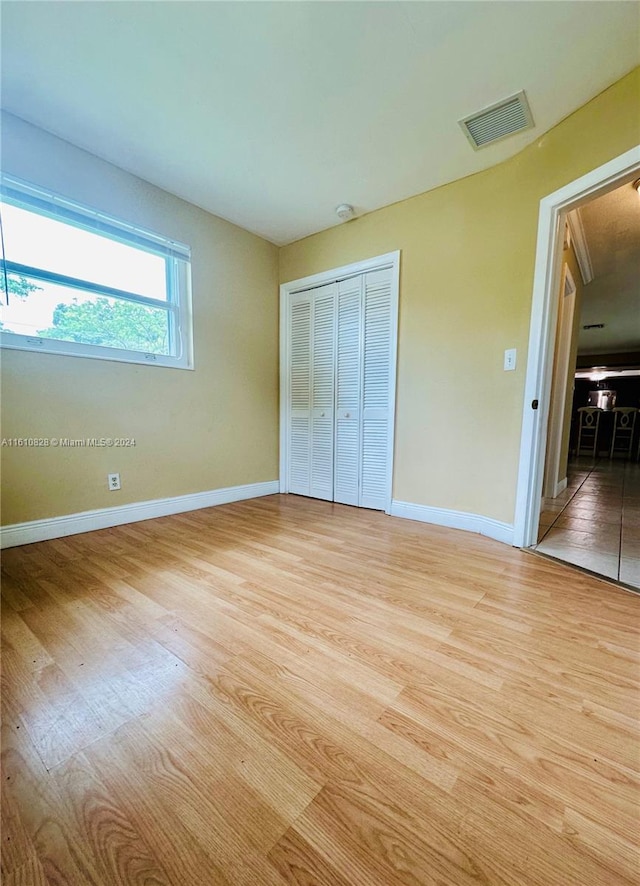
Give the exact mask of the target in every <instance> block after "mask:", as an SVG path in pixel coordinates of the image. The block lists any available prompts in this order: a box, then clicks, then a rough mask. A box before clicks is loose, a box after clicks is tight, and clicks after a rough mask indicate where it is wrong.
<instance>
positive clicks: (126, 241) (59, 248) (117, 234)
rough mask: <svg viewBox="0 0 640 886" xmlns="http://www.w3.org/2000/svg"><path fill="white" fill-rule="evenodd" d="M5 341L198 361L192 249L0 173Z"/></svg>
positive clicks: (86, 353)
mask: <svg viewBox="0 0 640 886" xmlns="http://www.w3.org/2000/svg"><path fill="white" fill-rule="evenodd" d="M0 210H1V212H2V238H3V252H2V257H3V269H2V271H1V274H0V291H1V292H2V293H3V297H2V310H1V314H2V317H1V323H0V332H1V335H0V340H1V343H2V347H5V348H18V349H21V350H34V351H45V352H47V353H54V354H67V355H72V356H81V357H97V358H101V359H103V360H121V361H125V362H131V363H147V364H151V365H156V366H175V367H179V368H183V369H188V368H191V367H192V366H193V361H192V345H191V338H192V336H191V310H190V280H191V265H190V257H191V254H190V250H189V247H188V246H185V245H184V244H182V243H177V242H176V241H173V240H168V239H166V238H165V237H161V236H159V235H157V234H154V233H152V232H151V231H145V230H142V229H141V228H137V227H135V226H134V225H130V224H127V223H126V222H123V221H119V220H118V219H115V218H111V217H109V216H107V215H104V214H103V213H101V212H98V211H95V210H93V209H90V208H88V207H86V206H81V205H79V204H77V203H73V202H72V201H69V200H66V199H65V198H64V197H60V196H59V195H56V194H52V193H50V192H46V191H43V190H42V189H40V188H38V187H36V186H34V185H30V184H27V183H26V182H23V181H20V180H19V179H15V178H13V177H9V176H6V175H5V176H3V177H2V189H1V202H0Z"/></svg>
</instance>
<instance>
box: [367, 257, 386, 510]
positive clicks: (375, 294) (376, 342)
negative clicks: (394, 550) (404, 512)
mask: <svg viewBox="0 0 640 886" xmlns="http://www.w3.org/2000/svg"><path fill="white" fill-rule="evenodd" d="M391 334H392V318H391V271H390V270H388V269H386V270H382V271H370V272H368V273H366V274H364V344H363V351H364V353H363V373H362V465H361V474H360V477H361V479H360V506H361V507H363V508H375V509H376V510H382V511H383V510H385V508H387V507H388V506H389V501H388V494H389V493H388V486H387V483H388V479H387V478H388V469H389V458H390V430H391V422H392V420H393V416H392V414H391V410H392V391H391V357H392V348H391V344H392V343H391Z"/></svg>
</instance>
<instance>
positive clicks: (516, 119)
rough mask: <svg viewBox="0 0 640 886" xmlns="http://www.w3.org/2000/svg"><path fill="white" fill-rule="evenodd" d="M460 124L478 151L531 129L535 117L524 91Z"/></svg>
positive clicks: (473, 115)
mask: <svg viewBox="0 0 640 886" xmlns="http://www.w3.org/2000/svg"><path fill="white" fill-rule="evenodd" d="M458 122H459V123H460V126H462V131H463V132H464V134H465V135H466V136H467V138H468V139H469V141H470V142H471V145H472V147H473V148H474V149H475V150H476V151H477V150H478V148H484V147H486V146H487V145H492V144H494V142H497V141H500V139H502V138H506V137H507V136H508V135H515V133H516V132H523V131H524V130H525V129H531V127H532V126H533V117H532V116H531V109H530V108H529V103H528V101H527V97H526V95H525V94H524V90H523V91H522V92H518V93H516V94H515V95H511V96H509V98H505V99H503V100H502V101H501V102H496V104H495V105H491V107H489V108H484V109H483V110H482V111H478V112H477V113H475V114H471V115H470V116H469V117H465V118H464V120H459V121H458Z"/></svg>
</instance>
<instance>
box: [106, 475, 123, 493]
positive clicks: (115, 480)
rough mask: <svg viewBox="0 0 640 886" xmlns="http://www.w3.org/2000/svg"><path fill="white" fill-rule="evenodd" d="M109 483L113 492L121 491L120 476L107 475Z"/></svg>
mask: <svg viewBox="0 0 640 886" xmlns="http://www.w3.org/2000/svg"><path fill="white" fill-rule="evenodd" d="M107 482H108V484H109V489H110V491H111V492H114V491H115V490H116V489H120V474H107Z"/></svg>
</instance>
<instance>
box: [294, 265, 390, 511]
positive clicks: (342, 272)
mask: <svg viewBox="0 0 640 886" xmlns="http://www.w3.org/2000/svg"><path fill="white" fill-rule="evenodd" d="M383 268H391V366H390V392H391V402H390V407H389V408H390V415H391V421H390V422H389V439H388V442H387V446H388V453H389V459H388V465H389V467H388V471H387V496H386V505H385V512H386V513H387V514H389V513H390V512H391V493H392V483H393V449H394V436H395V414H396V367H397V359H398V301H399V292H400V250H397V251H396V252H387V253H385V254H384V255H377V256H375V257H373V258H369V259H364V260H363V261H358V262H354V263H353V264H350V265H343V266H342V267H340V268H333V269H332V270H330V271H323V272H322V273H320V274H312V275H311V276H310V277H301V278H300V279H299V280H291V281H290V282H289V283H283V284H282V285H281V286H280V492H289V488H288V479H287V478H288V476H289V449H288V434H287V428H288V425H289V396H288V390H287V385H288V381H287V379H288V372H287V368H288V366H289V353H290V349H291V342H290V337H289V325H288V323H287V316H288V306H289V299H290V298H291V296H292V295H294V294H295V293H296V292H300V291H301V290H304V289H312V288H314V287H316V286H324V285H325V284H326V283H332V282H337V281H339V280H344V279H345V278H346V277H353V276H355V275H356V274H362V273H365V272H367V271H380V270H382V269H383Z"/></svg>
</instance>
